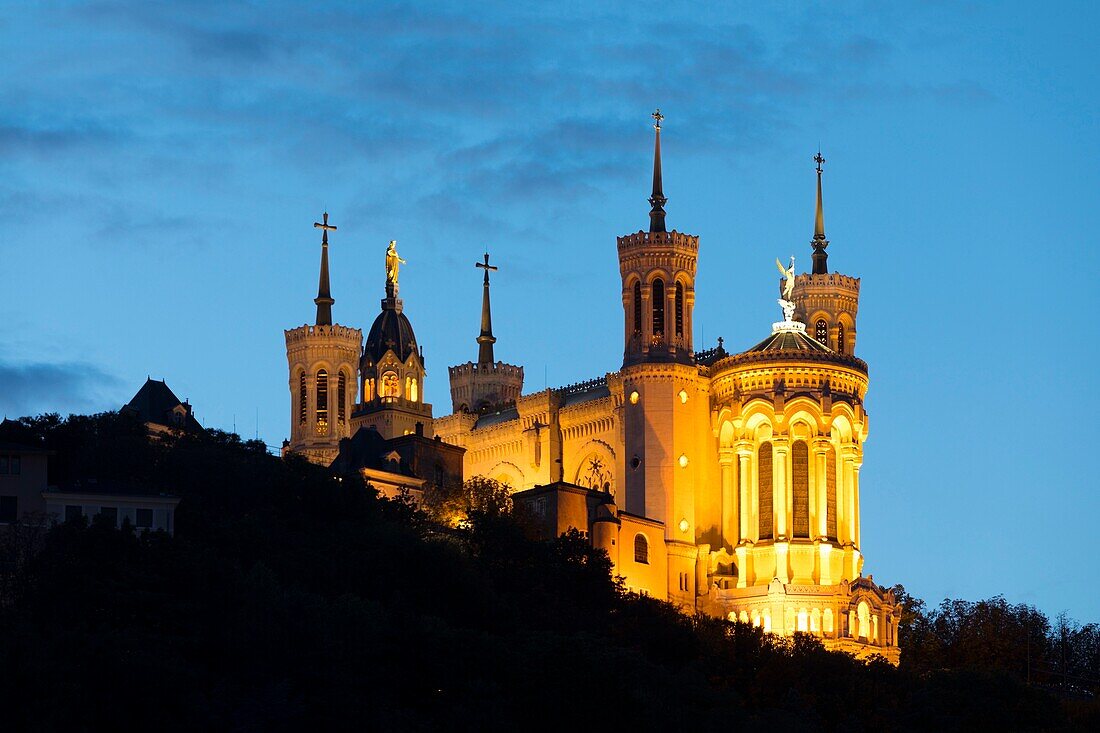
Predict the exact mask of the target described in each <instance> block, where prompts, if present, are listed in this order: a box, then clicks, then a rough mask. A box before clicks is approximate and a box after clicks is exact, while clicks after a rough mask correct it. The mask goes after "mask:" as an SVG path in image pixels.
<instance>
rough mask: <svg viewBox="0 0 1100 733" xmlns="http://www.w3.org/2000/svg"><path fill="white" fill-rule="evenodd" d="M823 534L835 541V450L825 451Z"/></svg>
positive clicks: (830, 448) (831, 447)
mask: <svg viewBox="0 0 1100 733" xmlns="http://www.w3.org/2000/svg"><path fill="white" fill-rule="evenodd" d="M825 533H826V534H827V535H829V539H831V540H834V541H835V540H836V450H834V449H833V446H831V445H830V446H829V448H828V450H827V451H825Z"/></svg>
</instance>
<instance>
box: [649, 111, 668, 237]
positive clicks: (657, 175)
mask: <svg viewBox="0 0 1100 733" xmlns="http://www.w3.org/2000/svg"><path fill="white" fill-rule="evenodd" d="M651 116H652V117H653V119H654V120H655V123H654V125H653V129H654V131H655V133H654V138H653V193H652V194H650V197H649V204H650V206H651V207H652V208H650V210H649V231H651V232H663V231H666V229H665V204H666V203H668V199H667V198H665V192H664V182H663V181H662V174H661V120H663V119H664V118H665V116H664V115H663V114H661V110H660V109H658V110H656V111H655V112H654V113H653V114H652V115H651Z"/></svg>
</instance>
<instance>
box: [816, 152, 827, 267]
mask: <svg viewBox="0 0 1100 733" xmlns="http://www.w3.org/2000/svg"><path fill="white" fill-rule="evenodd" d="M814 162H815V163H817V214H816V216H815V218H814V239H813V242H812V244H813V247H814V254H813V260H814V268H813V274H815V275H824V274H826V273H828V272H829V263H828V260H829V255H828V254H826V253H825V248H826V247H828V246H829V240H828V239H826V238H825V208H824V207H823V206H822V204H821V171H822V166H823V165H824V164H825V158H823V157H821V151H820V150H818V151H817V155H815V156H814Z"/></svg>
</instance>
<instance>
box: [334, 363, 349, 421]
mask: <svg viewBox="0 0 1100 733" xmlns="http://www.w3.org/2000/svg"><path fill="white" fill-rule="evenodd" d="M347 399H348V375H346V374H344V373H343V372H340V378H339V381H338V382H337V383H336V419H337V420H339V421H340V424H341V425H343V424H344V423H345V422H346V421H347V419H348V404H347Z"/></svg>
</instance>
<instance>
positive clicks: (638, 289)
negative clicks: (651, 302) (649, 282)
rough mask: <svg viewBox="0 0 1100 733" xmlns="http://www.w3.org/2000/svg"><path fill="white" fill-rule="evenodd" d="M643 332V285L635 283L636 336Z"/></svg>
mask: <svg viewBox="0 0 1100 733" xmlns="http://www.w3.org/2000/svg"><path fill="white" fill-rule="evenodd" d="M641 332H642V284H641V283H640V282H636V283H634V335H635V336H637V335H639V334H641Z"/></svg>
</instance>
